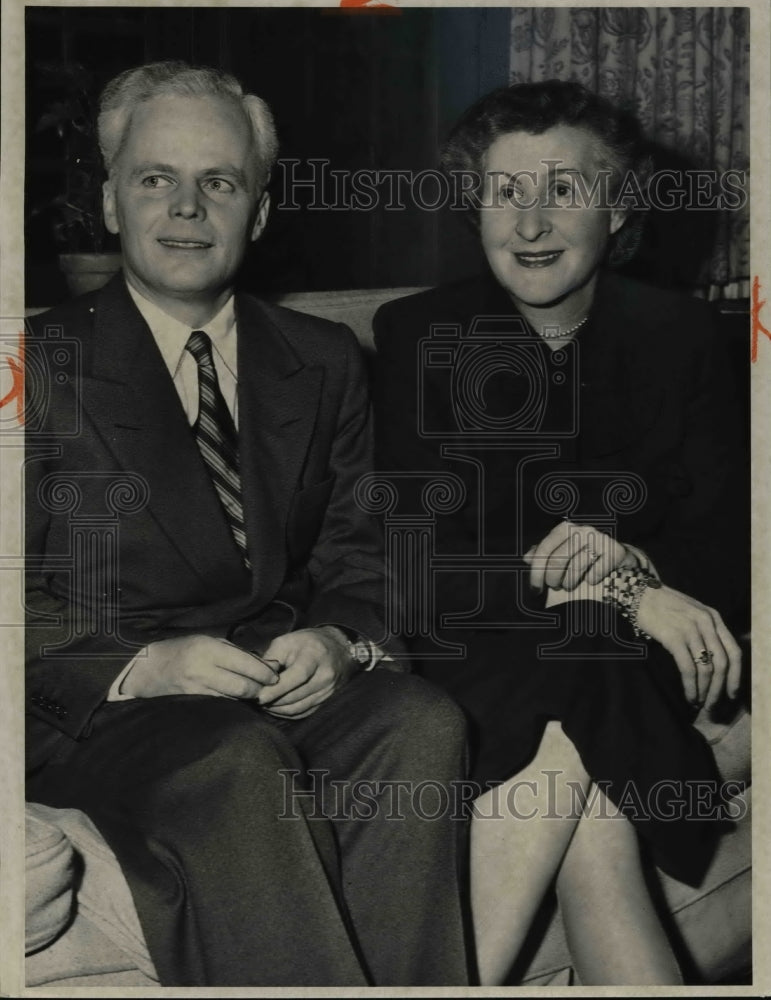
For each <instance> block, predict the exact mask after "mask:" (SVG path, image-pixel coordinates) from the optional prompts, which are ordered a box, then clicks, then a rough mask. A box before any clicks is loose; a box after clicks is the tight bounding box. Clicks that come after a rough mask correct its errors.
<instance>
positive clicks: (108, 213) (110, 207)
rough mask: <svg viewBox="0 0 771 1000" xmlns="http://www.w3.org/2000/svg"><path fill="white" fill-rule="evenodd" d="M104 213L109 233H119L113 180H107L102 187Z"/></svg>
mask: <svg viewBox="0 0 771 1000" xmlns="http://www.w3.org/2000/svg"><path fill="white" fill-rule="evenodd" d="M102 211H103V213H104V224H105V226H106V227H107V231H108V232H110V233H116V234H117V233H119V232H120V227H119V226H118V212H117V209H116V206H115V187H114V185H113V182H112V181H111V180H106V181H105V182H104V184H103V185H102Z"/></svg>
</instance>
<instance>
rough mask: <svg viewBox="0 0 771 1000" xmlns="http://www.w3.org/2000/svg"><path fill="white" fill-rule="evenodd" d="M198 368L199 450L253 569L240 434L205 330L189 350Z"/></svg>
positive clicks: (194, 337)
mask: <svg viewBox="0 0 771 1000" xmlns="http://www.w3.org/2000/svg"><path fill="white" fill-rule="evenodd" d="M185 349H186V350H188V351H190V353H191V354H192V355H193V357H194V358H195V360H196V363H197V365H198V417H197V419H196V421H195V423H194V424H193V433H194V434H195V439H196V442H197V443H198V448H199V449H200V452H201V455H202V456H203V460H204V462H205V463H206V467H207V469H208V470H209V474H210V476H211V478H212V481H213V483H214V488H215V489H216V490H217V495H218V496H219V498H220V503H221V504H222V506H223V508H224V510H225V514H226V515H227V519H228V522H229V523H230V529H231V531H232V532H233V537H234V538H235V540H236V545H238V547H239V549H240V550H241V553H242V555H243V558H244V563H245V564H246V568H247V569H249V568H250V565H251V564H250V562H249V556H248V554H247V549H246V532H245V530H244V508H243V504H242V502H241V476H240V473H239V470H238V435H237V433H236V427H235V424H234V423H233V418H232V417H231V415H230V410H228V406H227V403H226V402H225V400H224V398H223V396H222V391H221V390H220V385H219V382H218V381H217V372H216V371H215V368H214V359H213V357H212V352H211V340H209V337H208V335H207V334H205V333H204V332H203V331H202V330H193V332H192V333H191V334H190V338H189V340H188V342H187V344H186V347H185Z"/></svg>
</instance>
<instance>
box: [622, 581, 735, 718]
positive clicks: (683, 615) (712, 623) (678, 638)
mask: <svg viewBox="0 0 771 1000" xmlns="http://www.w3.org/2000/svg"><path fill="white" fill-rule="evenodd" d="M637 624H638V626H639V627H640V628H641V629H642V630H643V632H647V633H648V635H649V636H651V637H652V638H653V639H656V640H658V642H660V643H661V645H662V646H663V647H664V648H665V649H666V650H668V651H669V652H670V653H671V654H672V656H673V657H674V658H675V663H676V664H677V667H678V669H679V671H680V675H681V677H682V679H683V688H684V689H685V696H686V698H687V699H688V700H689V701H690V702H691V703H692V704H693V705H704V707H705V708H706V709H710V708H712V707H713V706H714V705H715V704H716V703H717V701H718V700H719V698H720V696H721V694H722V693H723V691H725V692H726V693H727V695H728V697H729V698H735V697H736V696H737V694H738V693H739V682H740V680H741V674H742V654H741V650H740V649H739V646H738V645H737V643H736V640H735V639H734V637H733V636H732V635H731V633H730V632H729V631H728V629H727V628H726V627H725V624H724V622H723V619H722V618H721V617H720V615H719V614H718V612H717V611H715V610H714V608H708V607H707V606H706V605H705V604H701V603H699V601H696V600H694V599H693V598H692V597H688V596H687V595H686V594H681V593H680V591H679V590H673V589H672V588H671V587H664V586H662V587H658V588H656V589H654V588H652V587H647V588H646V589H645V591H644V593H643V595H642V598H641V599H640V606H639V608H638V612H637Z"/></svg>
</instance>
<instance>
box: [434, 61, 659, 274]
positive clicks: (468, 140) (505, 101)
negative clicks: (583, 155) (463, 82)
mask: <svg viewBox="0 0 771 1000" xmlns="http://www.w3.org/2000/svg"><path fill="white" fill-rule="evenodd" d="M558 125H570V126H573V127H574V128H581V129H584V130H585V131H587V132H590V133H591V134H592V135H593V136H594V137H595V138H596V139H597V140H598V141H597V159H598V168H599V169H604V170H607V171H609V174H610V187H609V194H610V195H611V197H612V198H613V199H615V198H616V197H618V194H619V192H620V190H621V188H622V184H623V182H624V179H625V178H627V177H628V176H629V175H630V174H631V175H633V176H634V180H635V186H634V190H635V192H637V193H642V194H643V196H644V195H645V192H646V188H647V184H648V179H649V177H650V174H651V170H652V158H651V156H650V154H649V152H648V144H647V142H646V140H645V138H644V136H643V133H642V129H641V127H640V123H639V121H638V120H637V118H636V117H635V116H634V115H633V114H631V113H630V112H628V111H625V110H624V109H623V108H619V107H616V106H615V105H614V104H612V103H611V102H610V101H607V100H605V99H604V98H602V97H599V96H598V95H597V94H594V93H592V91H590V90H588V89H587V88H586V87H584V86H583V85H582V84H580V83H571V82H567V81H562V80H546V81H544V82H543V83H521V84H515V85H513V86H511V87H500V88H499V89H497V90H494V91H492V92H491V93H489V94H487V95H485V96H484V97H482V98H481V99H480V100H479V101H477V102H476V104H474V105H472V106H471V107H470V108H469V109H468V110H467V111H466V112H465V113H464V114H463V115H462V116H461V118H460V119H459V121H458V122H457V123H456V124H455V126H454V127H453V129H452V131H451V132H450V134H449V136H448V137H447V140H446V142H445V143H444V146H443V147H442V154H441V165H442V169H443V170H444V171H445V173H446V174H448V175H449V177H450V179H452V178H453V176H457V177H463V178H464V185H465V178H467V177H471V178H473V181H472V186H471V187H469V186H464V188H463V192H464V207H465V208H466V210H467V212H466V217H467V218H468V220H469V222H470V223H471V224H472V225H473V226H474V227H475V228H478V227H479V206H480V204H481V200H482V199H481V191H482V186H483V184H484V174H485V160H486V157H487V151H488V150H489V148H490V146H491V145H492V144H493V143H494V142H495V140H496V139H498V138H499V137H500V136H503V135H508V134H510V133H511V132H528V133H530V134H531V135H539V134H540V133H542V132H546V131H547V130H548V129H550V128H554V127H555V126H558ZM620 204H621V206H622V207H626V210H627V220H626V222H625V223H624V225H623V226H622V227H621V228H620V229H619V230H618V231H617V233H616V234H615V235H614V236H613V237H611V241H610V244H609V254H608V262H609V263H610V264H612V265H619V264H622V263H624V262H625V261H627V260H629V259H631V257H633V256H634V254H635V253H636V251H637V248H638V246H639V244H640V240H641V237H642V230H643V226H644V224H645V215H644V213H643V212H642V211H641V210H640V205H639V202H638V204H636V205H632V206H629V205H626V206H625V204H624V199H623V198H622V199H621V202H620Z"/></svg>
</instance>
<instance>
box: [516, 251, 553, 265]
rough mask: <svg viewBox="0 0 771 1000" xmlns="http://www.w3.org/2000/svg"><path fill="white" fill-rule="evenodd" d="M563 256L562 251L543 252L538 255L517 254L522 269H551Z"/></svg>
mask: <svg viewBox="0 0 771 1000" xmlns="http://www.w3.org/2000/svg"><path fill="white" fill-rule="evenodd" d="M561 256H562V250H541V251H539V252H538V253H515V254H514V257H515V258H516V261H517V263H518V264H519V265H520V266H521V267H550V266H551V265H552V264H556V262H557V261H558V260H559V259H560V257H561Z"/></svg>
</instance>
